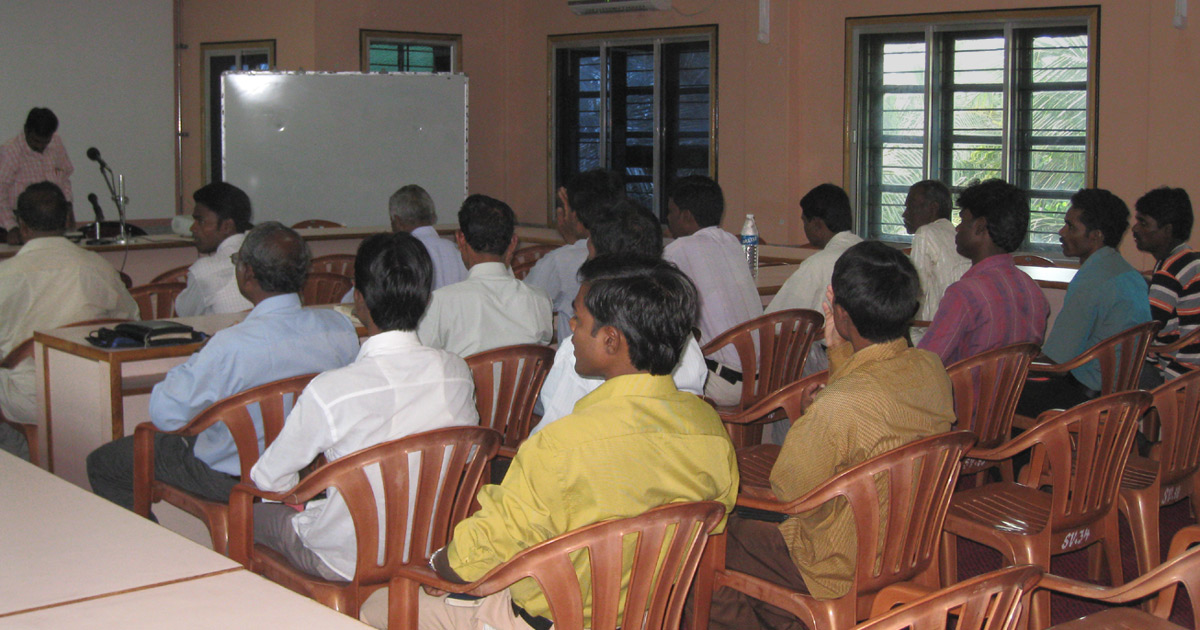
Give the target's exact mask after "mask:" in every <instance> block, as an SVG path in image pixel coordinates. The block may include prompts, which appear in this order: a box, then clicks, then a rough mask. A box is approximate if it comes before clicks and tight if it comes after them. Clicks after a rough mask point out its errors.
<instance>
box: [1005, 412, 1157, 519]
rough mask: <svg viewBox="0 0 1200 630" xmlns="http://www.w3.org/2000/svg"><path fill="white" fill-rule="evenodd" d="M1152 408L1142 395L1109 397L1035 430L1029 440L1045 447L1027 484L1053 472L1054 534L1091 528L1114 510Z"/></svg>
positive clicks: (1038, 453) (1037, 455) (1031, 466)
mask: <svg viewBox="0 0 1200 630" xmlns="http://www.w3.org/2000/svg"><path fill="white" fill-rule="evenodd" d="M1151 402H1153V397H1152V396H1150V394H1148V393H1146V392H1143V391H1131V392H1118V393H1116V394H1109V395H1107V396H1102V397H1100V398H1097V399H1095V400H1092V401H1089V402H1086V403H1083V404H1081V405H1077V406H1075V407H1072V408H1070V409H1067V410H1066V411H1063V412H1062V413H1060V414H1058V415H1056V416H1053V417H1051V418H1047V419H1046V420H1043V421H1042V422H1040V423H1039V424H1038V425H1037V426H1036V427H1034V428H1033V429H1031V430H1030V433H1031V435H1030V438H1031V439H1032V438H1033V435H1034V434H1033V432H1035V431H1036V432H1037V434H1036V435H1037V440H1038V442H1039V443H1040V444H1039V445H1038V446H1036V447H1034V449H1033V453H1032V456H1031V457H1030V460H1029V467H1028V470H1027V476H1026V478H1027V479H1030V480H1041V479H1043V475H1044V474H1045V473H1046V468H1047V466H1048V467H1049V469H1050V470H1049V479H1050V483H1051V485H1052V486H1053V487H1054V492H1053V493H1052V497H1053V498H1052V500H1051V503H1050V522H1051V525H1052V527H1053V529H1054V531H1063V530H1065V529H1070V528H1073V527H1078V526H1081V525H1085V524H1087V523H1091V522H1092V521H1094V520H1096V519H1097V518H1099V517H1101V516H1103V515H1105V514H1107V513H1108V512H1109V510H1111V509H1113V505H1114V504H1115V502H1116V500H1117V493H1118V492H1119V491H1120V489H1121V476H1122V475H1123V474H1124V472H1125V463H1126V461H1128V460H1129V452H1130V450H1131V449H1132V447H1133V434H1134V431H1135V429H1136V428H1137V421H1138V420H1139V419H1140V418H1141V417H1142V414H1144V413H1145V412H1146V410H1147V409H1149V408H1150V404H1151ZM1018 439H1019V438H1018ZM1030 483H1035V484H1036V483H1039V482H1038V481H1033V482H1030Z"/></svg>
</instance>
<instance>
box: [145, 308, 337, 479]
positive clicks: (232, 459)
mask: <svg viewBox="0 0 1200 630" xmlns="http://www.w3.org/2000/svg"><path fill="white" fill-rule="evenodd" d="M357 353H358V335H357V334H356V333H355V332H354V326H353V325H352V324H351V323H350V320H349V319H347V318H346V317H345V316H344V315H342V314H340V313H338V312H337V311H334V310H332V309H303V308H300V296H299V295H297V294H295V293H289V294H287V295H277V296H274V297H270V298H267V299H265V300H263V301H262V302H259V303H258V305H257V306H255V307H254V309H253V310H251V311H250V313H249V314H248V315H247V316H246V319H245V320H244V321H242V322H241V323H240V324H237V325H235V326H231V327H229V328H226V329H225V330H222V331H220V332H218V333H217V334H215V335H213V337H212V339H210V340H209V341H208V343H207V344H205V346H204V347H203V348H201V349H200V351H199V352H197V353H196V354H194V355H192V356H191V358H189V359H188V360H187V362H186V363H183V364H180V365H177V366H175V367H174V368H171V371H170V372H167V377H166V379H164V380H163V382H161V383H159V384H158V385H155V386H154V391H153V392H151V393H150V419H151V420H152V421H153V422H154V425H155V426H157V427H158V428H160V429H162V430H164V431H174V430H176V429H179V428H180V427H182V426H184V425H185V424H187V423H188V422H190V421H191V419H192V418H194V417H195V416H196V414H198V413H200V412H201V411H203V410H204V409H205V408H206V407H208V406H209V405H211V404H213V403H214V402H217V401H218V400H221V399H224V398H228V397H229V396H232V395H234V394H237V393H239V392H242V391H245V390H247V389H250V388H252V387H257V386H259V385H263V384H265V383H269V382H271V381H276V380H279V379H282V378H289V377H292V376H299V375H301V374H308V373H312V372H324V371H326V370H332V369H334V368H339V367H342V366H344V365H347V364H349V363H350V362H351V361H353V360H354V357H355V355H356V354H357ZM257 412H258V410H257V409H253V410H251V415H252V416H253V417H254V425H255V429H257V431H258V441H259V450H260V452H261V450H262V449H263V429H262V418H261V416H260V415H259V414H258V413H257ZM194 454H195V455H196V457H197V458H199V459H200V460H201V461H203V462H204V463H206V464H208V465H209V466H210V467H211V468H212V469H213V470H216V471H219V472H223V473H226V474H230V475H240V474H242V471H241V466H240V464H239V462H238V456H237V446H236V445H235V444H234V442H233V436H232V435H230V434H229V430H228V429H226V428H225V425H224V424H220V423H218V424H215V425H213V426H212V427H210V428H209V429H207V430H205V431H204V432H203V433H201V434H200V436H199V437H198V438H197V440H196V446H195V450H194Z"/></svg>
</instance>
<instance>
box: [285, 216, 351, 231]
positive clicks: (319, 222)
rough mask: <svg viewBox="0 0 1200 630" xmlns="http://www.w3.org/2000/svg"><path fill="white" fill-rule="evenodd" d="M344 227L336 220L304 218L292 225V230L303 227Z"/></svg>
mask: <svg viewBox="0 0 1200 630" xmlns="http://www.w3.org/2000/svg"><path fill="white" fill-rule="evenodd" d="M338 227H346V226H344V225H342V224H341V223H338V222H337V221H330V220H328V219H305V220H303V221H300V222H299V223H296V224H294V225H293V226H292V229H293V230H303V229H304V228H338Z"/></svg>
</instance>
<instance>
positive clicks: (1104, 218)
mask: <svg viewBox="0 0 1200 630" xmlns="http://www.w3.org/2000/svg"><path fill="white" fill-rule="evenodd" d="M1071 207H1073V208H1079V220H1080V222H1082V223H1083V226H1084V227H1085V228H1087V230H1088V231H1089V232H1091V231H1092V230H1100V233H1101V234H1103V235H1104V244H1105V245H1107V246H1109V247H1117V246H1119V245H1120V244H1121V238H1122V237H1123V236H1125V230H1127V229H1129V206H1127V205H1125V202H1124V201H1122V200H1121V198H1120V197H1118V196H1116V195H1114V194H1112V193H1111V192H1109V191H1107V190H1104V189H1103V188H1081V189H1079V192H1077V193H1075V194H1074V195H1071Z"/></svg>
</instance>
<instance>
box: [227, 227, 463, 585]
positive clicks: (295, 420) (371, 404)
mask: <svg viewBox="0 0 1200 630" xmlns="http://www.w3.org/2000/svg"><path fill="white" fill-rule="evenodd" d="M432 277H433V267H432V263H431V261H430V259H429V254H427V253H426V251H425V247H424V246H422V244H421V242H420V241H419V240H417V239H416V238H414V237H413V236H411V235H410V234H408V233H406V232H400V233H397V234H375V235H373V236H370V237H368V238H367V239H366V240H364V241H363V242H362V245H360V246H359V248H358V256H357V257H356V258H355V260H354V286H355V289H354V311H355V314H356V316H357V317H358V318H359V320H360V321H362V322H363V325H364V326H366V328H367V333H368V334H369V335H370V338H369V339H367V340H366V341H364V342H363V345H362V348H360V349H359V351H358V358H357V359H355V361H354V363H351V364H350V365H347V366H346V367H343V368H338V369H335V370H331V371H329V372H325V373H324V374H321V375H320V376H317V377H316V378H315V379H313V381H312V383H310V384H309V385H308V387H306V388H305V389H304V393H303V394H301V395H300V398H299V399H298V400H297V401H296V405H295V407H293V408H292V412H291V413H290V414H288V417H287V422H285V423H284V425H283V430H282V431H280V432H279V437H277V438H275V441H274V442H272V443H271V446H269V447H267V450H266V451H265V452H263V454H262V457H260V458H259V459H258V463H257V464H255V465H254V469H253V470H251V471H250V478H251V479H253V480H254V483H255V484H257V485H258V487H260V488H262V489H264V490H270V491H273V492H282V491H284V490H288V489H290V488H292V487H293V486H295V485H296V483H297V482H299V481H300V471H301V470H303V469H304V468H305V467H306V466H308V465H309V464H310V463H312V461H313V459H314V458H316V456H317V455H318V454H320V453H324V454H325V459H326V460H327V461H330V462H332V461H334V460H335V459H338V458H340V457H344V456H346V455H349V454H351V453H354V452H356V451H360V450H362V449H364V448H367V447H368V446H374V445H376V444H380V443H382V442H387V441H390V440H395V439H398V438H402V437H405V436H407V435H410V434H413V433H420V432H422V431H429V430H432V429H440V428H443V427H450V426H465V425H475V424H479V415H478V414H477V413H476V411H475V396H474V395H475V384H474V380H473V379H472V378H471V371H470V370H469V369H467V364H466V363H464V362H463V360H462V359H460V358H458V357H456V356H454V355H453V354H450V353H449V352H446V351H444V350H435V349H433V348H426V347H424V346H422V345H421V342H420V341H418V340H417V333H416V332H415V331H416V328H417V322H418V321H419V320H420V319H421V314H422V313H424V312H425V307H426V306H427V305H428V304H429V294H430V292H431V289H430V285H431V284H432ZM328 495H329V497H328V498H327V499H315V500H313V501H309V502H308V505H307V506H306V507H305V509H304V511H303V512H296V511H295V510H293V509H292V508H291V507H289V506H286V505H283V504H281V503H257V504H255V506H254V541H255V542H257V543H261V544H264V545H266V546H268V547H270V548H272V549H274V550H276V551H278V552H280V553H281V554H283V555H284V556H285V557H286V558H287V559H288V560H290V561H291V562H292V564H293V565H295V566H296V567H299V568H300V569H301V570H303V571H306V572H308V573H310V574H312V575H316V576H320V577H322V578H324V579H326V580H350V579H352V578H353V577H354V569H355V561H356V553H357V550H356V547H355V538H354V523H353V522H352V521H351V519H350V512H349V511H348V510H347V509H346V504H345V502H344V501H343V500H342V499H341V497H339V496H338V494H337V490H336V489H331V490H329V491H328Z"/></svg>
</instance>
